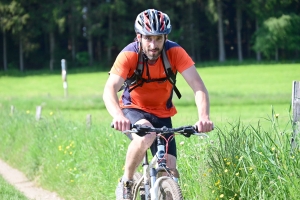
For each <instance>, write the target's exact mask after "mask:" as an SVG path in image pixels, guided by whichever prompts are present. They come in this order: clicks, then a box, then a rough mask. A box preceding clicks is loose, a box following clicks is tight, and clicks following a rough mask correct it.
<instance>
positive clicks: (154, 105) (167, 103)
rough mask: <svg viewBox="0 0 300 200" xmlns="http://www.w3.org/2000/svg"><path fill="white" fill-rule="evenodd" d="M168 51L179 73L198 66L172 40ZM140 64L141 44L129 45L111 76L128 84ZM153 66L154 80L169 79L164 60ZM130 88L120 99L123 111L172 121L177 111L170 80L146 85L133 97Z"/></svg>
mask: <svg viewBox="0 0 300 200" xmlns="http://www.w3.org/2000/svg"><path fill="white" fill-rule="evenodd" d="M165 50H166V53H167V56H168V59H169V62H170V64H171V66H172V70H173V72H174V73H175V72H176V71H178V72H179V73H181V72H183V71H184V70H186V69H187V68H189V67H191V66H193V65H194V64H195V63H194V62H193V60H192V59H191V58H190V56H189V55H188V54H187V53H186V51H185V50H184V49H183V48H182V47H180V46H179V45H178V44H177V43H175V42H172V41H170V40H167V41H166V44H165ZM137 62H138V43H137V42H133V43H130V44H129V45H127V46H126V47H125V48H124V49H123V50H122V51H121V52H120V53H119V55H118V57H117V58H116V61H115V63H114V65H113V67H112V68H111V71H110V73H113V74H117V75H119V76H121V77H122V78H124V79H125V80H126V79H127V78H129V77H131V75H132V74H133V72H134V70H135V69H136V67H137ZM148 66H149V74H150V77H151V79H159V78H165V77H166V74H165V70H164V66H163V63H162V59H161V57H159V59H158V60H157V61H156V63H155V64H153V65H150V64H148ZM146 71H147V68H146V64H145V63H144V70H143V75H142V76H143V78H145V79H147V78H148V76H147V75H146ZM128 90H129V88H125V89H124V92H123V94H122V95H121V96H120V100H119V104H120V107H121V108H137V109H141V110H144V111H145V112H148V113H151V114H154V115H156V116H158V117H162V118H165V117H171V116H174V115H175V114H176V113H177V111H176V108H175V106H174V105H173V103H172V97H173V85H172V84H171V83H170V82H169V80H165V81H161V82H156V81H155V82H148V83H147V82H144V84H143V85H142V87H136V88H135V89H133V90H132V91H131V92H130V93H129V91H128Z"/></svg>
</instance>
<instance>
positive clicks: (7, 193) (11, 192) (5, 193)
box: [0, 176, 27, 200]
mask: <svg viewBox="0 0 300 200" xmlns="http://www.w3.org/2000/svg"><path fill="white" fill-rule="evenodd" d="M0 196H1V199H9V200H27V198H26V197H25V196H24V195H23V194H22V193H21V192H19V191H18V190H16V188H14V187H13V186H12V185H10V184H8V183H7V182H6V181H5V180H4V179H3V178H2V177H1V176H0Z"/></svg>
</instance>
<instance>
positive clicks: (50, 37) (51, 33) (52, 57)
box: [49, 31, 55, 71]
mask: <svg viewBox="0 0 300 200" xmlns="http://www.w3.org/2000/svg"><path fill="white" fill-rule="evenodd" d="M49 41H50V71H53V68H54V62H55V58H54V49H55V38H54V32H53V31H51V32H50V33H49Z"/></svg>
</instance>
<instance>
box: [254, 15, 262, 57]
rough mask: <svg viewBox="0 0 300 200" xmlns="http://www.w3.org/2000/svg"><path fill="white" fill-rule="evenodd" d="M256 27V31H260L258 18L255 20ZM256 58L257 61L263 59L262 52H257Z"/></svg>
mask: <svg viewBox="0 0 300 200" xmlns="http://www.w3.org/2000/svg"><path fill="white" fill-rule="evenodd" d="M255 29H256V31H258V29H259V25H258V19H257V18H256V20H255ZM256 60H257V61H261V52H260V51H257V52H256Z"/></svg>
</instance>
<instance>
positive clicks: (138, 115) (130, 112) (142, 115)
mask: <svg viewBox="0 0 300 200" xmlns="http://www.w3.org/2000/svg"><path fill="white" fill-rule="evenodd" d="M122 111H123V114H124V115H125V117H126V118H127V119H129V121H130V123H131V124H135V123H136V122H137V121H139V120H141V119H146V120H148V121H149V122H150V123H151V124H152V126H153V127H155V128H161V127H163V126H166V127H167V128H172V120H171V117H167V118H159V117H157V116H155V115H153V114H150V113H147V112H145V111H142V110H139V109H135V108H124V109H122ZM171 135H172V134H166V135H165V136H164V137H165V138H166V139H167V140H168V139H169V137H170V136H171ZM167 148H168V149H166V151H167V152H168V154H170V155H173V156H175V157H176V158H177V151H176V142H175V137H173V138H172V139H170V141H169V144H168V146H167ZM150 150H151V153H152V155H153V156H154V155H155V153H156V152H157V141H156V140H154V142H153V143H152V145H151V147H150Z"/></svg>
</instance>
